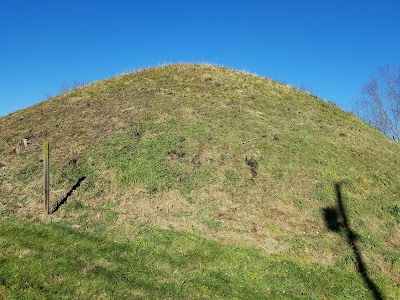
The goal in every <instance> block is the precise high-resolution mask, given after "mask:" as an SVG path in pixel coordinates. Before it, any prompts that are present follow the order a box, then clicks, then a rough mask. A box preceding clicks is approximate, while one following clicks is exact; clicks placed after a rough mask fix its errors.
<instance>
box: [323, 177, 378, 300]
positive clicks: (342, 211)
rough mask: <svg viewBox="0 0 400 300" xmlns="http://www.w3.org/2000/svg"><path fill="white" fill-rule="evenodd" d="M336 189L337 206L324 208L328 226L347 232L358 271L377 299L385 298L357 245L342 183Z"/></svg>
mask: <svg viewBox="0 0 400 300" xmlns="http://www.w3.org/2000/svg"><path fill="white" fill-rule="evenodd" d="M335 191H336V206H333V207H326V208H324V209H323V210H322V213H323V216H324V219H325V225H326V227H327V228H328V229H329V230H331V231H333V232H338V233H339V232H340V231H344V233H345V234H346V239H347V243H348V245H349V246H350V248H351V249H352V250H353V253H354V256H355V259H356V263H357V266H356V267H357V271H358V273H359V274H360V276H361V277H362V278H363V280H364V283H365V285H366V286H367V287H368V289H369V290H370V291H371V293H372V294H373V296H374V299H375V300H383V299H384V298H383V295H382V293H381V292H380V290H379V288H378V286H377V285H376V284H375V283H374V282H373V281H372V279H371V278H370V277H369V275H368V272H367V269H366V266H365V263H364V260H363V258H362V255H361V251H360V249H359V248H358V246H357V241H356V240H357V238H356V237H357V234H356V233H355V232H354V231H353V230H352V229H351V227H350V224H349V219H348V217H347V213H346V208H345V205H344V202H343V197H342V191H341V183H336V184H335Z"/></svg>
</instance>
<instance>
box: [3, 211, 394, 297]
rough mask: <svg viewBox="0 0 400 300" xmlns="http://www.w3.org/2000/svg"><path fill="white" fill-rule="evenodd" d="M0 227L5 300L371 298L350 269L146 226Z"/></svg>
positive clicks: (15, 223) (10, 222)
mask: <svg viewBox="0 0 400 300" xmlns="http://www.w3.org/2000/svg"><path fill="white" fill-rule="evenodd" d="M0 228H1V231H0V248H1V252H0V262H1V265H0V295H2V296H3V297H6V299H71V298H75V299H77V298H79V299H92V298H96V299H127V298H129V299H266V298H268V299H321V298H322V299H324V298H326V299H346V298H351V299H372V298H371V295H370V294H369V292H368V290H367V289H366V288H365V287H364V285H363V283H362V281H361V279H360V278H359V276H358V275H357V273H356V272H349V271H345V270H341V269H340V268H335V267H330V268H326V267H322V266H320V265H318V264H301V263H299V262H296V261H294V260H288V259H285V258H283V257H280V256H270V257H266V256H263V255H261V254H260V253H259V252H257V251H254V250H251V249H246V248H237V247H232V246H229V245H222V244H220V243H217V242H212V241H208V240H206V239H203V238H200V237H198V236H195V235H191V234H185V233H181V232H175V231H171V230H160V229H156V228H153V227H150V226H148V225H137V226H136V227H135V228H136V229H135V232H134V234H133V236H132V237H131V239H129V240H127V239H123V238H119V237H118V236H114V237H111V236H110V235H109V234H108V233H107V231H106V230H105V229H103V230H99V231H97V233H96V234H93V233H92V234H82V233H80V232H79V231H77V230H74V229H71V228H70V227H69V226H67V225H65V224H62V223H59V224H44V223H31V222H21V221H19V220H16V219H10V218H5V219H2V220H1V221H0ZM376 280H377V283H378V285H379V286H380V287H382V288H383V289H384V291H385V292H388V293H391V294H392V295H396V294H395V291H389V290H385V289H389V288H390V287H389V286H388V283H387V282H386V281H385V280H383V279H382V278H380V277H378V278H376ZM398 292H399V290H397V295H398Z"/></svg>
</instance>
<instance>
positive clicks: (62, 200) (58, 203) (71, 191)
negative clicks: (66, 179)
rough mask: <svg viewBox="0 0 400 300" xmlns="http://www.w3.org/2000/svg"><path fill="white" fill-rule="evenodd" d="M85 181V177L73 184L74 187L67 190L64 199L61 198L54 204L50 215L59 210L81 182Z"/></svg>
mask: <svg viewBox="0 0 400 300" xmlns="http://www.w3.org/2000/svg"><path fill="white" fill-rule="evenodd" d="M85 179H86V176H82V177H81V178H79V179H78V181H77V182H76V183H75V184H74V186H73V187H72V188H71V189H70V190H69V192H68V193H67V194H66V195H65V197H64V198H62V199H61V200H60V201H58V202H57V203H56V205H55V206H54V208H53V209H52V210H51V211H50V213H51V214H52V213H55V212H56V211H57V210H59V208H60V207H61V206H62V205H63V204H65V202H67V200H68V198H69V197H70V196H71V195H72V193H73V192H74V191H75V190H76V189H77V188H78V187H79V186H80V185H81V183H82V181H84V180H85Z"/></svg>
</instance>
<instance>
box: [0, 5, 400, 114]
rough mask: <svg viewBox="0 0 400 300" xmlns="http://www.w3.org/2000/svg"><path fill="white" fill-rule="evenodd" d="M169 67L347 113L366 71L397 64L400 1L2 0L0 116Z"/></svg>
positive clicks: (364, 80) (399, 52)
mask: <svg viewBox="0 0 400 300" xmlns="http://www.w3.org/2000/svg"><path fill="white" fill-rule="evenodd" d="M173 62H193V63H199V62H208V63H214V64H219V65H224V66H227V67H231V68H234V69H239V70H246V71H249V72H251V73H256V74H258V75H260V76H268V77H269V78H271V79H275V80H278V81H281V82H285V83H289V84H291V85H293V86H298V85H300V84H303V85H305V86H306V87H309V88H310V90H311V91H312V92H313V93H314V94H316V95H317V96H319V97H321V98H324V99H326V100H329V101H332V102H334V103H337V104H338V105H339V106H340V107H341V108H343V109H344V110H347V111H349V110H351V107H352V101H353V99H354V98H355V97H357V96H358V95H359V94H360V89H361V87H362V85H363V84H364V83H366V82H367V81H368V80H369V76H370V74H371V73H372V72H374V71H375V70H376V69H377V68H378V67H379V66H381V65H384V64H392V65H398V64H400V1H394V0H393V1H385V0H380V1H357V0H356V1H342V0H336V1H322V0H321V1H284V0H283V1H278V0H276V1H267V0H266V1H253V0H246V1H234V0H231V1H218V0H214V1H208V0H203V1H201V0H198V1H194V0H193V1H190V0H186V1H184V0H181V1H177V0H168V1H167V0H165V1H118V0H114V1H101V0H100V1H92V0H87V1H85V0H80V1H75V0H70V1H54V0H53V1H41V0H36V1H28V0H1V2H0V116H2V115H6V114H9V113H11V112H13V111H16V110H19V109H22V108H25V107H28V106H31V105H33V104H35V103H38V102H40V101H43V100H45V99H46V97H48V96H49V95H55V94H57V93H59V91H60V85H61V84H62V83H67V84H69V83H72V82H73V81H85V82H93V81H97V80H101V79H105V78H109V77H112V76H115V75H118V74H121V73H124V72H129V71H134V70H137V69H140V68H143V67H149V66H157V65H160V64H165V63H173Z"/></svg>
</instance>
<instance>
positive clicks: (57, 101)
mask: <svg viewBox="0 0 400 300" xmlns="http://www.w3.org/2000/svg"><path fill="white" fill-rule="evenodd" d="M24 139H25V143H24V141H23V140H24ZM46 139H48V140H49V141H50V146H51V201H52V205H53V206H54V205H56V202H60V201H61V199H62V201H61V202H62V203H63V204H62V205H61V206H60V207H59V209H58V210H57V211H56V212H55V213H54V214H52V215H50V216H44V215H43V214H42V213H41V212H42V206H43V204H42V162H41V153H42V144H43V142H44V140H46ZM399 150H400V146H399V144H396V143H395V142H393V141H391V140H390V139H388V138H387V137H385V136H384V135H383V134H381V133H380V132H378V131H377V130H375V129H373V128H372V127H370V126H369V125H367V124H365V123H364V122H362V121H361V120H360V119H358V118H356V117H355V116H353V115H352V114H348V113H345V112H343V111H342V110H340V109H339V108H338V107H337V106H335V105H334V104H331V103H328V102H325V101H323V100H320V99H318V98H316V97H315V96H313V95H310V94H307V93H304V92H301V91H299V90H296V89H293V88H291V87H289V86H286V85H283V84H280V83H277V82H274V81H272V80H270V79H268V78H261V77H258V76H256V75H251V74H247V73H243V72H238V71H234V70H231V69H227V68H222V67H215V66H208V65H169V66H164V67H158V68H153V69H148V70H142V71H138V72H135V73H132V74H127V75H121V76H118V77H114V78H111V79H108V80H104V81H100V82H97V83H94V84H91V85H89V86H86V87H83V88H79V89H76V90H73V91H71V92H68V93H66V94H63V95H60V96H58V97H55V98H53V99H51V100H49V101H46V102H42V103H40V104H38V105H35V106H33V107H30V108H28V109H25V110H22V111H19V112H16V113H13V114H11V115H8V116H6V117H2V118H0V176H1V177H0V184H1V189H0V213H1V215H2V216H3V217H4V218H6V219H7V220H11V221H10V222H9V223H7V222H8V221H7V222H6V223H4V222H3V223H2V224H1V226H2V231H3V226H4V227H7V226H22V225H20V224H25V225H26V226H28V227H30V226H39V227H40V226H44V224H48V223H50V222H52V223H55V224H59V223H60V224H61V223H62V224H63V226H64V227H63V228H64V229H63V230H66V229H67V228H70V229H71V228H73V230H74V232H75V231H76V233H74V234H78V233H79V234H82V236H85V237H86V235H87V238H89V237H90V236H91V235H93V234H97V233H96V230H100V229H98V228H101V230H100V232H101V235H102V236H109V235H110V234H112V235H113V236H118V237H120V238H123V239H126V240H127V241H126V242H124V244H123V247H134V246H132V245H131V244H130V243H133V244H135V243H136V242H135V239H136V235H135V232H137V230H138V228H141V227H142V226H146V228H150V231H151V232H157V234H154V235H151V239H152V241H151V242H149V243H150V244H151V245H153V244H154V243H157V242H156V241H157V240H159V241H160V243H166V241H165V239H164V238H163V235H164V234H165V235H167V236H168V237H170V240H174V239H177V240H180V239H181V238H182V239H189V237H193V238H195V239H196V240H197V241H201V242H199V243H200V244H198V245H197V244H196V246H193V247H200V248H201V247H202V246H201V245H203V244H204V243H206V244H207V245H213V246H210V247H222V248H223V249H229V250H226V251H231V252H230V253H231V254H229V259H231V260H232V262H234V261H235V260H239V259H240V258H239V257H240V255H241V254H240V253H244V252H241V251H245V252H246V251H250V252H251V253H252V255H256V256H257V259H256V260H258V259H259V260H260V261H258V262H257V263H256V262H254V266H256V264H258V263H261V262H262V264H272V265H273V264H275V266H276V267H277V268H279V267H281V268H282V266H280V264H281V263H283V262H284V261H286V262H287V263H288V264H292V265H293V268H294V269H296V268H298V269H297V270H310V272H311V273H312V274H314V275H315V274H317V272H325V273H326V274H328V273H329V274H331V275H330V276H331V277H329V278H335V279H332V280H336V282H344V281H346V280H348V279H345V278H347V277H348V276H349V278H353V279H354V280H353V279H351V281H350V282H353V283H349V284H350V285H349V286H351V284H356V283H355V282H361V286H362V282H363V281H364V282H365V283H366V285H365V286H363V288H364V292H365V291H366V290H367V291H369V292H370V293H371V295H372V293H373V291H372V290H373V286H374V285H372V286H371V285H370V286H368V283H367V282H368V280H371V281H375V284H377V282H376V280H379V283H380V284H379V285H378V286H379V288H380V289H382V294H383V295H385V296H386V297H393V298H396V297H397V296H398V295H399V293H400V292H399V290H400V288H399V284H400V277H399V274H400V259H399V257H400V229H399V226H398V225H399V222H400V202H399V199H398V196H397V193H398V191H399V190H400V172H399V171H400V170H399V167H398V165H399V162H400V152H399ZM340 204H342V208H343V209H342V210H340ZM17 220H19V221H17ZM344 220H346V221H347V222H345V221H344ZM18 222H21V223H20V224H19V223H18ZM10 224H13V225H10ZM33 224H37V225H33ZM6 225H7V226H6ZM54 226H56V225H51V226H50V229H48V230H49V232H53V230H59V229H55V228H58V227H57V226H56V227H54ZM35 228H36V227H35ZM96 228H97V229H96ZM156 228H158V229H156ZM32 230H33V229H32ZM71 230H72V229H71ZM349 233H350V234H349ZM49 234H50V233H49ZM51 234H53V233H51ZM54 236H57V233H54ZM200 237H201V238H200ZM349 237H351V239H350V238H349ZM203 238H205V239H207V240H208V241H206V240H204V239H203ZM54 239H56V237H54ZM166 239H167V238H166ZM209 240H214V242H211V241H209ZM352 242H353V243H355V247H356V249H357V250H358V252H359V253H361V254H360V255H361V256H360V257H361V258H362V261H361V263H362V265H363V266H364V267H365V268H366V269H367V272H366V273H364V274H363V273H362V272H361V271H360V268H359V266H360V261H359V260H358V259H357V258H360V257H358V256H357V253H356V251H355V250H354V249H355V247H354V245H352ZM233 246H234V247H245V248H246V249H247V250H245V249H244V248H233ZM10 247H14V248H18V247H19V246H18V245H17V244H15V245H14V244H12V243H11V245H10ZM32 247H36V246H32ZM88 247H89V246H88ZM93 247H94V246H93ZM207 247H208V246H207ZM222 248H221V249H222ZM135 249H136V248H135ZM173 249H174V248H169V246H167V245H166V246H165V251H167V252H168V251H174V250H173ZM51 251H53V250H51ZM54 251H56V250H54ZM121 251H122V250H121ZM132 251H133V250H132ZM135 251H136V250H135ZM201 251H202V250H199V251H197V252H196V253H198V254H197V255H199V259H201V257H202V256H201ZM224 251H225V250H224ZM33 252H34V251H33ZM236 252H237V254H234V253H236ZM29 253H31V252H29ZM73 255H75V258H71V257H70V258H69V259H76V257H77V256H79V253H75V254H73ZM96 255H100V254H99V253H97V254H96ZM176 255H178V254H176ZM235 255H238V256H235ZM28 256H29V255H28ZM177 257H178V256H176V257H175V258H174V261H173V262H172V263H170V264H171V268H172V266H173V265H174V264H177V266H178V265H179V259H178V258H177ZM34 258H35V256H33V258H31V259H32V261H38V260H37V259H39V258H37V257H36V259H34ZM131 258H132V259H133V260H134V259H136V258H133V257H131ZM7 259H8V260H9V259H10V258H9V257H8V258H7ZM159 259H160V261H159V264H161V259H162V255H161V254H160V258H159ZM182 259H183V258H182ZM191 259H194V258H191ZM229 259H228V258H227V260H229ZM175 260H176V261H175ZM183 260H184V259H183ZM211 261H212V260H211ZM164 263H166V261H164ZM204 263H205V262H204ZM112 264H115V265H114V266H113V267H111V268H114V267H115V268H117V267H118V268H122V269H124V268H128V267H127V266H125V265H124V262H118V263H117V262H114V263H112ZM229 264H230V263H229ZM117 265H118V266H117ZM123 265H124V266H123ZM206 265H207V266H206V267H205V269H202V272H200V273H197V275H198V276H200V274H202V273H204V274H206V273H207V272H211V269H212V268H211V265H208V264H206ZM259 267H260V268H261V265H260V266H259ZM54 268H57V266H56V265H54ZM302 268H303V269H302ZM257 270H259V269H257ZM324 270H325V271H324ZM339 270H340V271H339ZM75 271H76V270H75ZM150 271H151V270H150V269H149V272H150ZM121 272H122V271H121ZM185 272H189V273H190V270H189V269H188V270H186V271H185ZM217 272H219V273H220V275H221V276H222V277H224V276H227V277H228V279H229V280H228V279H227V280H228V281H229V282H231V283H232V284H233V283H235V282H237V283H238V282H240V280H241V279H240V278H239V277H240V276H241V275H240V274H239V275H238V274H236V275H232V274H231V273H229V271H228V269H226V268H225V267H221V269H218V271H217ZM257 272H258V271H257ZM299 272H300V271H293V272H291V274H290V275H288V276H289V277H291V278H292V280H294V281H293V282H295V281H296V280H297V279H296V278H299ZM313 272H314V273H313ZM340 272H342V273H340ZM189 273H182V274H185V275H184V277H188V276H189V275H188V274H189ZM195 273H196V272H195ZM300 273H301V272H300ZM325 273H324V274H325ZM118 274H122V273H118ZM207 274H208V273H207ZM335 274H336V275H335ZM197 275H196V276H197ZM314 275H313V276H314ZM118 276H119V275H118ZM121 276H122V275H121ZM149 276H150V275H149ZM179 276H180V275H179ZM179 276H178V275H176V276H175V275H171V277H168V279H167V280H166V281H167V282H172V281H174V280H178V278H179ZM182 276H183V275H182ZM230 276H233V277H230ZM238 276H239V277H238ZM246 276H247V275H246ZM257 276H258V275H257ZM260 276H261V277H260V278H262V279H260V280H258V279H257V280H256V279H254V281H252V282H253V283H250V282H248V283H246V284H250V285H251V284H255V286H259V287H260V291H261V287H263V288H264V287H265V288H266V287H267V286H266V285H263V284H262V282H263V281H264V279H265V280H266V282H265V283H264V284H267V283H268V281H270V280H271V279H270V278H269V279H268V278H267V277H263V276H266V275H265V274H264V275H260ZM275 276H277V275H275ZM304 276H305V275H304ZM324 276H325V275H324ZM189 277H190V276H189ZM278 277H279V276H278ZM129 278H130V277H129ZM149 278H150V277H149ZM279 278H281V279H280V280H282V282H283V281H284V279H283V278H282V277H279ZM300 278H303V279H304V277H301V276H300ZM327 278H328V277H327ZM92 279H93V278H92ZM109 280H111V281H112V278H109ZM149 280H150V279H149ZM152 280H155V279H154V278H153V279H152ZM205 280H206V279H205ZM207 280H208V279H207ZM277 280H279V279H277ZM299 280H300V279H299ZM330 280H331V279H330ZM349 280H350V279H349ZM127 281H128V282H129V284H128V283H127V284H128V286H130V284H131V283H132V282H131V281H130V279H129V280H128V279H127ZM7 282H8V281H7ZM282 282H280V283H279V284H280V285H282ZM305 282H307V280H305ZM132 284H136V285H135V286H136V287H137V286H138V285H137V283H132ZM196 284H197V283H196ZM238 284H239V283H238ZM279 284H278V283H277V285H279ZM308 284H309V285H308ZM343 284H344V283H343ZM357 284H359V283H357ZM217 285H218V284H217ZM3 286H7V284H3ZM160 286H162V284H160V285H157V284H155V285H153V286H152V287H151V288H149V289H151V290H154V291H155V292H154V293H153V292H150V291H149V290H146V288H145V287H142V288H143V289H144V290H143V293H142V294H143V297H145V298H146V297H161V296H160V295H162V293H159V290H158V289H159V288H160ZM172 286H173V288H172V290H171V291H172V292H171V294H170V295H172V294H174V293H175V294H176V295H182V296H181V297H185V296H184V295H187V294H185V293H186V292H188V291H189V290H185V289H183V290H182V294H179V293H180V292H179V291H178V290H179V289H180V288H178V287H179V284H175V285H172ZM195 286H196V285H193V286H192V287H193V289H194V287H195ZM206 286H207V284H206ZM228 286H229V285H228ZM268 286H269V285H268ZM283 286H284V285H283ZM305 286H306V289H307V290H308V291H309V290H310V289H311V290H313V289H315V288H316V285H315V284H314V283H312V282H310V283H307V284H305ZM322 286H325V284H323V285H322ZM322 286H319V287H321V288H322ZM268 288H270V289H271V291H272V292H271V293H274V288H273V287H268ZM275 288H277V289H278V287H277V286H276V287H275ZM326 288H328V286H326ZM363 288H360V290H362V289H363ZM189 289H190V288H189ZM196 289H197V288H196ZM230 289H231V288H230ZM251 289H252V288H250V290H251ZM279 289H280V287H279ZM283 289H286V288H283ZM344 289H346V288H344ZM33 290H35V291H34V292H38V290H37V287H36V288H33ZM239 290H240V289H239ZM239 290H238V289H235V290H232V293H233V294H229V297H230V298H232V297H237V298H245V297H243V294H240V293H239ZM6 291H7V289H6ZM240 291H246V288H244V289H242V290H240ZM276 291H277V292H276V293H278V294H279V293H280V292H278V290H276ZM236 292H237V293H238V294H234V293H236ZM264 292H265V290H263V291H262V292H260V293H261V294H254V295H253V296H251V297H250V298H258V297H261V296H260V295H267V294H262V293H264ZM364 292H361V294H360V295H364V294H362V293H364ZM7 293H8V292H7ZM152 293H153V294H152ZM157 293H159V294H157ZM168 293H169V292H167V294H168ZM213 293H215V294H213ZM139 294H140V293H139ZM139 294H138V295H139ZM142 294H140V295H142ZM201 294H202V293H200V292H199V294H197V295H201ZM278 294H271V295H275V297H277V298H279V297H283V296H282V295H281V296H278ZM334 294H335V295H339V296H337V297H339V298H345V295H348V294H347V292H344V294H340V293H339V292H337V291H335V292H334V293H333V294H323V295H326V297H328V298H329V299H330V298H334V296H331V295H334ZM355 294H356V293H355ZM355 294H351V295H352V296H351V297H353V296H354V297H356V296H355ZM0 295H1V294H0ZM10 295H12V293H11V294H10ZM74 295H77V294H74ZM156 295H159V296H156ZM204 295H209V297H210V298H213V297H212V296H211V295H220V296H221V297H227V298H229V297H228V294H226V293H225V292H223V288H222V287H221V290H218V291H217V292H216V291H215V290H214V291H213V292H212V293H211V294H207V292H206V291H204ZM279 295H280V294H279ZM290 295H292V296H293V297H299V298H301V297H302V296H301V295H300V294H299V292H298V290H296V291H293V294H290ZM295 295H297V296H295ZM307 295H308V296H304V297H305V298H308V299H310V297H311V298H312V297H314V298H316V299H317V298H318V297H321V296H317V294H315V295H314V296H310V294H307ZM340 295H341V296H340ZM138 297H139V296H138ZM171 297H172V296H171ZM196 297H200V296H194V298H196ZM360 297H363V296H360ZM261 298H262V297H261ZM339 298H338V299H339Z"/></svg>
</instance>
